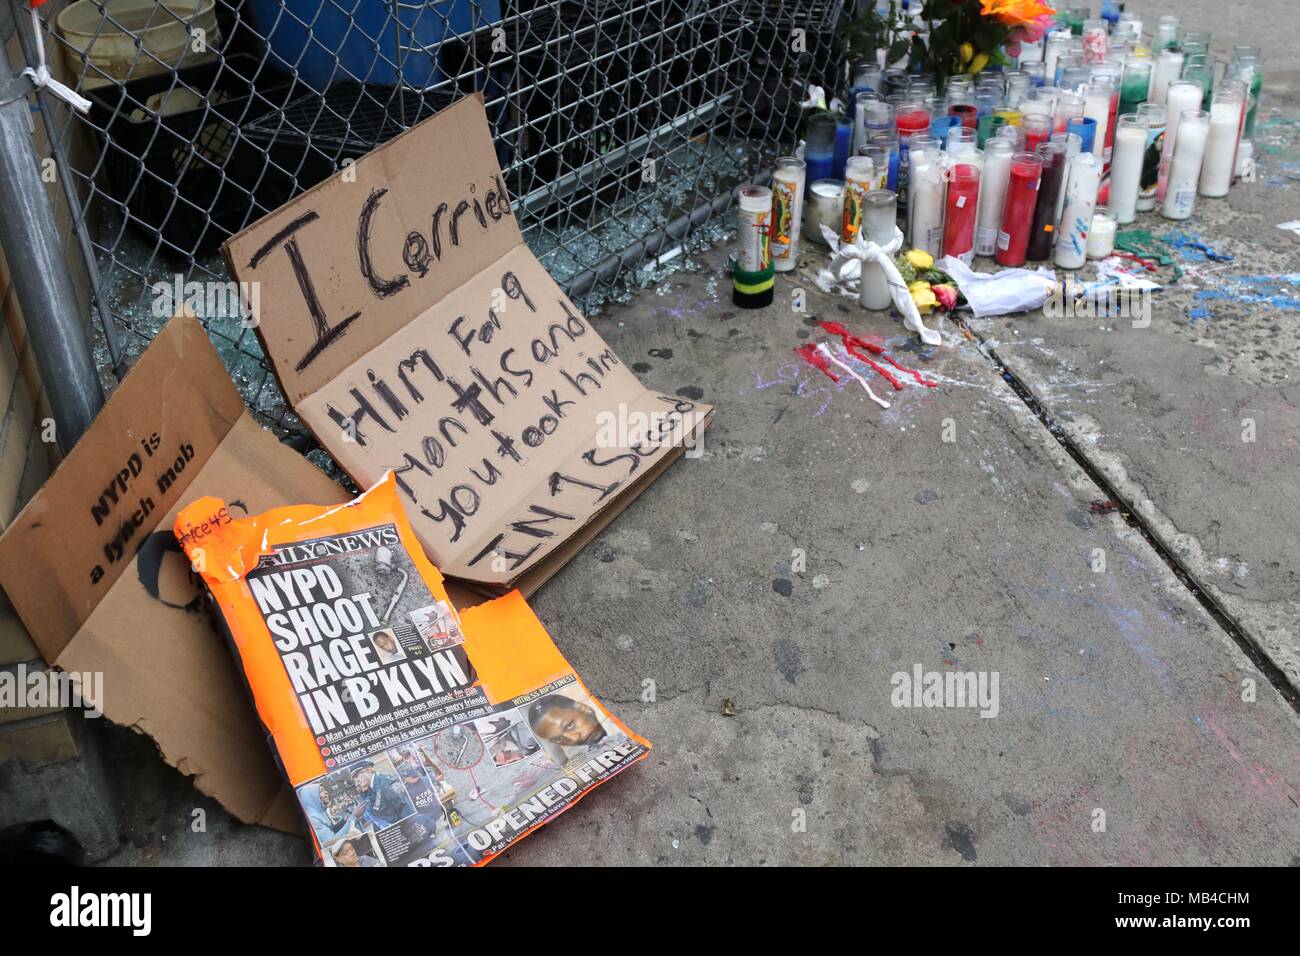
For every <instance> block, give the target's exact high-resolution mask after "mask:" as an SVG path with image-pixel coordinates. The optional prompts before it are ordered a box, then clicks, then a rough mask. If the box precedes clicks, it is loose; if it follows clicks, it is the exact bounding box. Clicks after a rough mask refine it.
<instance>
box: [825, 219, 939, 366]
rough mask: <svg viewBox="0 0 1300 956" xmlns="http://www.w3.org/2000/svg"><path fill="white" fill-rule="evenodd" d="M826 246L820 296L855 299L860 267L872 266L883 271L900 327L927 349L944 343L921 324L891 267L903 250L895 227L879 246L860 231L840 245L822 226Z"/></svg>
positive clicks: (902, 284) (901, 233)
mask: <svg viewBox="0 0 1300 956" xmlns="http://www.w3.org/2000/svg"><path fill="white" fill-rule="evenodd" d="M821 229H822V236H823V237H825V239H826V244H827V245H828V246H830V247H831V262H830V265H829V266H827V267H826V268H825V269H821V270H819V271H818V273H817V286H818V288H820V289H821V290H822V291H823V292H832V291H834V290H835V289H836V288H839V289H840V290H841V291H843V292H844V293H845V294H848V295H853V296H854V297H855V298H856V297H857V288H858V285H859V283H860V282H861V279H862V263H864V262H875V263H877V264H878V265H879V266H880V268H881V269H883V270H884V273H885V278H886V279H887V280H888V281H889V295H890V298H892V299H893V300H894V308H896V309H898V312H899V314H900V315H902V317H903V327H904V328H906V329H909V330H910V331H912V332H915V333H916V334H917V335H919V336H920V337H921V341H922V342H924V343H925V344H926V345H938V344H939V343H940V342H942V341H943V339H942V337H941V336H940V335H939V332H938V330H937V329H930V328H926V325H925V323H924V322H923V321H921V313H920V311H919V310H918V309H917V307H916V303H915V302H913V301H912V293H911V292H909V291H908V289H907V283H906V282H904V281H903V276H902V275H901V274H900V273H899V271H898V267H897V266H896V265H894V256H896V255H898V250H900V249H901V248H903V232H902V230H901V229H899V228H898V227H897V226H895V227H894V238H893V239H891V240H890V241H889V242H887V243H885V245H883V246H880V245H877V244H876V243H874V242H872V241H871V240H869V239H867V238H866V237H865V236H864V235H863V233H862V232H861V231H859V232H858V234H857V236H856V237H855V238H854V240H853V241H852V242H844V243H842V242H840V237H839V236H837V235H836V234H835V233H834V232H833V231H832V230H830V229H827V228H826V227H825V226H822V227H821Z"/></svg>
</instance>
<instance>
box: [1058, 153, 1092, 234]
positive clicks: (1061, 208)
mask: <svg viewBox="0 0 1300 956" xmlns="http://www.w3.org/2000/svg"><path fill="white" fill-rule="evenodd" d="M1052 142H1053V143H1060V144H1061V145H1062V146H1064V147H1065V171H1064V172H1063V173H1062V174H1061V188H1060V189H1058V190H1057V191H1056V211H1055V213H1054V215H1055V216H1056V218H1055V219H1053V220H1052V224H1053V225H1055V224H1057V223H1059V222H1060V221H1061V214H1062V213H1063V212H1065V187H1066V186H1068V185H1069V183H1070V164H1071V163H1073V162H1074V158H1075V157H1076V156H1078V155H1079V153H1080V151H1081V150H1082V149H1083V138H1082V137H1080V136H1079V134H1078V133H1053V134H1052ZM1088 155H1090V156H1091V155H1092V154H1091V153H1089V154H1088Z"/></svg>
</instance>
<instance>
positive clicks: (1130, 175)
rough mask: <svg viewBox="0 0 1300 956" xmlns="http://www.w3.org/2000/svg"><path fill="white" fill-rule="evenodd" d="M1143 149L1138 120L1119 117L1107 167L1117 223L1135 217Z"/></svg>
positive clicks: (1143, 133) (1131, 116)
mask: <svg viewBox="0 0 1300 956" xmlns="http://www.w3.org/2000/svg"><path fill="white" fill-rule="evenodd" d="M1146 148H1147V131H1146V126H1145V125H1144V124H1143V123H1142V120H1141V118H1140V117H1138V115H1137V114H1136V113H1129V114H1127V115H1125V116H1121V117H1120V118H1119V124H1118V125H1117V126H1116V128H1115V155H1114V157H1113V159H1112V161H1111V166H1110V209H1111V212H1112V213H1114V215H1115V221H1116V222H1118V223H1121V224H1122V223H1130V222H1132V221H1133V220H1134V219H1135V218H1137V197H1138V189H1139V188H1140V187H1141V185H1142V154H1143V153H1145V152H1146Z"/></svg>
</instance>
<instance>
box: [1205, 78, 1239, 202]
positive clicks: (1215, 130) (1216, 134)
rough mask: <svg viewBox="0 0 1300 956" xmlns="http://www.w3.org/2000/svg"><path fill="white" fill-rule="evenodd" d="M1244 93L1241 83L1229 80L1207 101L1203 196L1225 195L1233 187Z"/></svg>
mask: <svg viewBox="0 0 1300 956" xmlns="http://www.w3.org/2000/svg"><path fill="white" fill-rule="evenodd" d="M1245 92H1246V87H1245V85H1244V84H1242V83H1229V84H1227V85H1225V86H1221V87H1220V88H1219V89H1218V90H1217V91H1216V92H1215V94H1214V99H1213V100H1211V101H1210V132H1209V136H1208V138H1207V139H1206V143H1205V163H1204V165H1203V166H1202V167H1201V195H1202V196H1212V197H1218V196H1226V195H1228V190H1229V189H1230V188H1231V187H1232V174H1233V171H1234V165H1235V163H1236V158H1237V133H1238V131H1239V130H1240V128H1241V103H1242V99H1243V98H1244V96H1245Z"/></svg>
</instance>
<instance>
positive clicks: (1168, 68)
mask: <svg viewBox="0 0 1300 956" xmlns="http://www.w3.org/2000/svg"><path fill="white" fill-rule="evenodd" d="M1184 59H1185V57H1184V56H1183V51H1182V50H1161V51H1160V56H1159V57H1157V58H1156V66H1155V69H1154V70H1152V71H1151V95H1150V96H1149V97H1148V98H1147V100H1148V102H1151V103H1163V102H1165V97H1166V96H1167V95H1168V93H1169V84H1170V83H1172V82H1174V80H1176V79H1178V77H1179V76H1181V75H1182V72H1183V60H1184Z"/></svg>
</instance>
